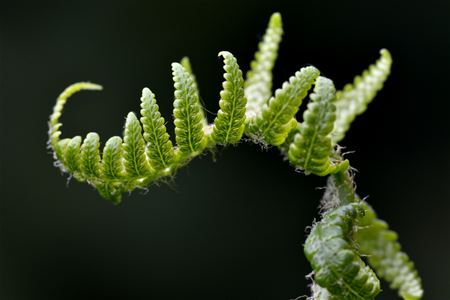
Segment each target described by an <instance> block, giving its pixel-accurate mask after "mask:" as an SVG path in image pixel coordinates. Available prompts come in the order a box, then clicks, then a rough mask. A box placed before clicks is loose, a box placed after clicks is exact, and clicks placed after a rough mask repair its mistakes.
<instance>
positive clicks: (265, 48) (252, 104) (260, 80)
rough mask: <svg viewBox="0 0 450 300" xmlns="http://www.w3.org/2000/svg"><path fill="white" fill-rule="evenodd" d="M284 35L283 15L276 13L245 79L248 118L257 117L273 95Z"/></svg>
mask: <svg viewBox="0 0 450 300" xmlns="http://www.w3.org/2000/svg"><path fill="white" fill-rule="evenodd" d="M282 35H283V24H282V21H281V15H280V14H279V13H274V14H273V15H272V16H271V18H270V21H269V25H268V27H267V30H266V33H265V34H264V37H263V39H262V41H261V42H260V43H259V45H258V51H257V52H256V53H255V59H254V60H253V61H252V62H251V64H250V71H248V73H247V78H246V80H245V95H246V97H247V99H248V102H247V118H249V119H251V118H254V117H257V116H258V115H259V114H260V113H261V108H262V106H263V105H264V104H266V103H267V101H268V100H269V98H270V96H271V95H272V69H273V66H274V65H275V61H276V59H277V56H278V47H279V44H280V42H281V36H282Z"/></svg>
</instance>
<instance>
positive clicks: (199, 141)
mask: <svg viewBox="0 0 450 300" xmlns="http://www.w3.org/2000/svg"><path fill="white" fill-rule="evenodd" d="M172 72H173V81H174V88H175V101H174V102H173V107H174V110H173V115H174V117H175V121H174V123H175V138H176V141H177V146H178V148H177V150H178V153H179V155H180V156H181V157H189V156H191V155H196V154H198V153H200V152H201V151H202V150H203V149H204V148H205V147H206V145H207V139H206V137H205V134H204V132H203V130H204V128H203V127H204V123H205V121H204V120H203V113H202V107H201V106H200V102H199V96H198V90H197V87H196V84H195V83H194V80H193V78H192V75H191V74H189V72H187V71H186V70H185V69H184V68H183V66H182V65H180V64H178V63H173V64H172Z"/></svg>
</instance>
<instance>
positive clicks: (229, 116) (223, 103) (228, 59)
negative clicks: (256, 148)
mask: <svg viewBox="0 0 450 300" xmlns="http://www.w3.org/2000/svg"><path fill="white" fill-rule="evenodd" d="M219 56H223V58H224V63H225V66H224V70H225V74H224V75H223V77H224V78H225V81H224V82H223V83H222V86H223V90H222V91H221V92H220V101H219V106H220V110H219V112H218V113H217V117H216V119H215V120H214V125H213V130H212V135H211V137H212V139H213V140H214V141H215V142H216V143H217V144H234V143H237V142H239V141H240V139H241V137H242V134H243V133H244V129H245V105H246V103H247V99H246V98H245V95H244V79H243V78H242V71H241V70H240V69H239V65H238V64H237V60H236V58H235V57H234V56H233V55H232V54H231V53H230V52H226V51H222V52H220V53H219Z"/></svg>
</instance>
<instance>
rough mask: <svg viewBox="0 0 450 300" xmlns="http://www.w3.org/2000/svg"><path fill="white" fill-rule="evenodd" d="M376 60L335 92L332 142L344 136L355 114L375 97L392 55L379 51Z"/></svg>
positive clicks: (389, 66)
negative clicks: (340, 89)
mask: <svg viewBox="0 0 450 300" xmlns="http://www.w3.org/2000/svg"><path fill="white" fill-rule="evenodd" d="M380 53H381V57H380V58H379V59H378V61H377V62H376V63H375V64H374V65H371V66H370V67H369V69H368V70H366V71H364V72H363V73H362V75H361V76H356V77H355V79H354V81H353V84H347V85H346V86H345V87H344V89H343V90H342V91H339V92H337V94H336V121H335V124H334V127H335V128H334V132H333V142H334V143H338V142H340V141H341V140H342V139H343V138H344V137H345V133H346V132H347V130H348V129H349V128H350V125H351V123H352V122H353V120H354V119H355V118H356V116H358V115H360V114H362V113H363V112H364V111H365V110H366V109H367V105H368V104H369V103H370V102H371V101H372V100H373V98H375V96H376V94H377V93H378V91H379V90H381V89H382V88H383V83H384V82H385V81H386V79H387V77H388V76H389V74H390V72H391V65H392V57H391V54H390V53H389V51H388V50H386V49H382V50H381V51H380Z"/></svg>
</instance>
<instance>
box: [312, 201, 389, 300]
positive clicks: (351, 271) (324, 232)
mask: <svg viewBox="0 0 450 300" xmlns="http://www.w3.org/2000/svg"><path fill="white" fill-rule="evenodd" d="M363 213H364V210H363V209H362V207H361V205H360V204H358V203H351V204H347V205H344V206H341V207H338V208H336V209H333V210H330V211H327V212H326V213H325V214H324V216H323V219H322V220H321V221H320V222H319V223H317V224H316V225H314V227H313V229H312V230H311V233H310V234H309V236H308V238H307V239H306V243H305V247H304V250H305V255H306V258H307V259H308V261H309V262H310V263H311V266H312V268H313V270H314V281H315V282H316V283H317V284H318V285H320V286H321V287H322V288H326V289H327V290H328V292H329V293H330V294H331V295H333V296H334V297H336V298H335V299H346V300H370V299H374V298H375V296H376V295H377V294H378V293H379V292H380V282H379V280H378V278H377V277H376V275H375V273H374V272H373V271H372V270H371V269H370V268H369V267H368V266H366V265H365V264H364V262H363V261H362V260H361V258H360V257H359V255H358V253H357V252H356V250H355V249H354V247H353V245H352V243H351V241H350V240H349V236H350V235H351V233H352V232H353V228H354V227H355V225H357V221H358V218H360V217H361V216H362V215H363ZM319 299H320V298H319Z"/></svg>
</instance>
